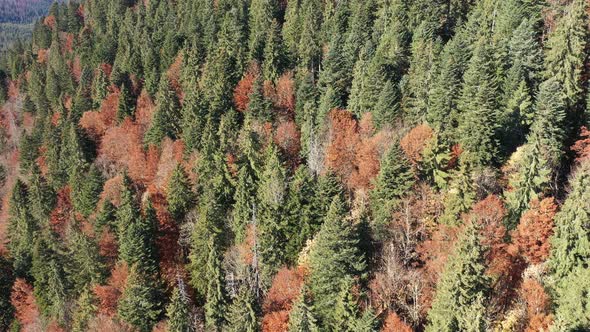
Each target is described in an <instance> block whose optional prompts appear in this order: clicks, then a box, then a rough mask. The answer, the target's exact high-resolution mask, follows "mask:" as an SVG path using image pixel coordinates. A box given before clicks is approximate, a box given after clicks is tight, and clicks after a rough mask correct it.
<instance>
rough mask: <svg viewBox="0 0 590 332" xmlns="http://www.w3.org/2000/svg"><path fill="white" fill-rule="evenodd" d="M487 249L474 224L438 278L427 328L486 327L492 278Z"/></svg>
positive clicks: (463, 329)
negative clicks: (485, 313) (488, 270)
mask: <svg viewBox="0 0 590 332" xmlns="http://www.w3.org/2000/svg"><path fill="white" fill-rule="evenodd" d="M484 253H485V252H484V248H483V247H482V245H481V244H480V241H479V230H478V229H477V227H476V226H474V225H473V224H470V225H469V226H467V229H466V230H465V233H464V234H463V235H462V236H461V238H460V240H459V243H457V245H456V247H455V250H454V252H453V255H452V256H451V257H450V258H449V261H448V262H447V265H446V267H445V270H444V272H443V274H442V276H441V277H440V279H439V281H438V284H437V286H436V295H435V297H434V301H433V303H432V309H430V311H429V312H428V325H427V326H426V331H486V321H485V320H484V315H483V313H484V310H485V307H484V305H483V303H484V302H485V301H486V300H487V296H488V290H489V287H490V280H489V277H488V276H486V275H485V269H486V266H485V263H484Z"/></svg>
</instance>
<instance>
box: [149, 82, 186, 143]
mask: <svg viewBox="0 0 590 332" xmlns="http://www.w3.org/2000/svg"><path fill="white" fill-rule="evenodd" d="M156 103H157V107H156V110H155V113H154V118H153V120H152V123H151V126H150V128H149V129H148V131H147V132H146V133H145V138H144V140H145V142H146V143H147V144H153V145H159V144H160V142H161V141H162V139H164V138H165V137H170V138H172V139H176V138H177V137H178V135H179V134H180V123H181V121H182V120H181V114H180V103H179V101H178V96H177V95H176V92H175V91H174V90H173V89H172V87H171V86H170V82H168V78H167V77H166V76H163V77H162V79H161V80H160V86H159V89H158V95H157V97H156Z"/></svg>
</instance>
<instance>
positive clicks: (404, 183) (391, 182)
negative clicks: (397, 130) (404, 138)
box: [371, 143, 415, 235]
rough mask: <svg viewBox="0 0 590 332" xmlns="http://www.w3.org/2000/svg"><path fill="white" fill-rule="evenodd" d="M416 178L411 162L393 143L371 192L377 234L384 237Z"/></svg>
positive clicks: (384, 158)
mask: <svg viewBox="0 0 590 332" xmlns="http://www.w3.org/2000/svg"><path fill="white" fill-rule="evenodd" d="M414 182H415V176H414V173H413V171H412V166H411V165H410V162H409V161H408V160H407V158H406V157H405V155H404V153H403V152H402V151H401V149H400V147H399V145H398V144H397V143H393V145H392V146H391V148H389V151H388V152H387V154H386V155H385V156H384V157H383V160H382V161H381V167H380V170H379V174H378V175H377V178H376V179H375V187H374V188H373V190H372V191H371V207H372V210H373V217H374V218H375V225H374V227H375V229H376V233H377V234H378V235H379V234H381V235H383V228H384V227H385V226H386V225H387V223H388V222H389V219H390V217H391V212H392V209H393V207H394V206H395V204H396V202H397V200H399V199H400V198H402V197H403V196H404V195H405V194H406V193H407V192H408V191H409V190H410V189H411V188H412V186H413V185H414Z"/></svg>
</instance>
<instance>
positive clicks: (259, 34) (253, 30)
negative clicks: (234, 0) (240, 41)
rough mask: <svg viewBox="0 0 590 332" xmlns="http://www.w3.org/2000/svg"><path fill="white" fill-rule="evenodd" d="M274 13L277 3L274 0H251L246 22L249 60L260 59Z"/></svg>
mask: <svg viewBox="0 0 590 332" xmlns="http://www.w3.org/2000/svg"><path fill="white" fill-rule="evenodd" d="M276 11H277V3H276V1H275V0H253V1H252V2H251V4H250V11H249V20H248V26H249V28H250V37H249V40H248V49H249V50H250V58H251V59H254V60H261V59H262V53H263V50H264V47H265V44H266V41H267V39H266V37H267V35H268V33H269V30H270V29H271V26H272V21H273V18H274V17H275V14H276Z"/></svg>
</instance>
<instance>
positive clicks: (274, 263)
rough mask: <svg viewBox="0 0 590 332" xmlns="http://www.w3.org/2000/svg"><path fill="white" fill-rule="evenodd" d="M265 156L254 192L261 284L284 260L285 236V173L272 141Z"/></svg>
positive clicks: (267, 281)
mask: <svg viewBox="0 0 590 332" xmlns="http://www.w3.org/2000/svg"><path fill="white" fill-rule="evenodd" d="M265 159H266V160H265V163H264V168H263V169H262V173H261V174H260V183H259V185H258V192H257V194H256V196H257V197H258V199H259V200H260V205H259V208H258V224H259V225H258V228H257V229H258V230H259V231H260V233H259V242H260V256H261V257H260V263H261V270H262V281H263V284H266V285H270V282H271V280H272V276H273V275H274V274H275V273H276V271H278V269H279V267H280V266H281V265H282V264H283V263H284V260H285V248H284V246H285V241H286V239H285V234H284V226H283V220H282V219H283V215H282V214H283V204H284V203H285V198H286V176H285V170H284V169H283V166H282V164H281V161H280V160H279V156H278V151H277V149H276V147H275V146H274V144H272V143H271V144H269V146H268V148H267V149H266V156H265Z"/></svg>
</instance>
